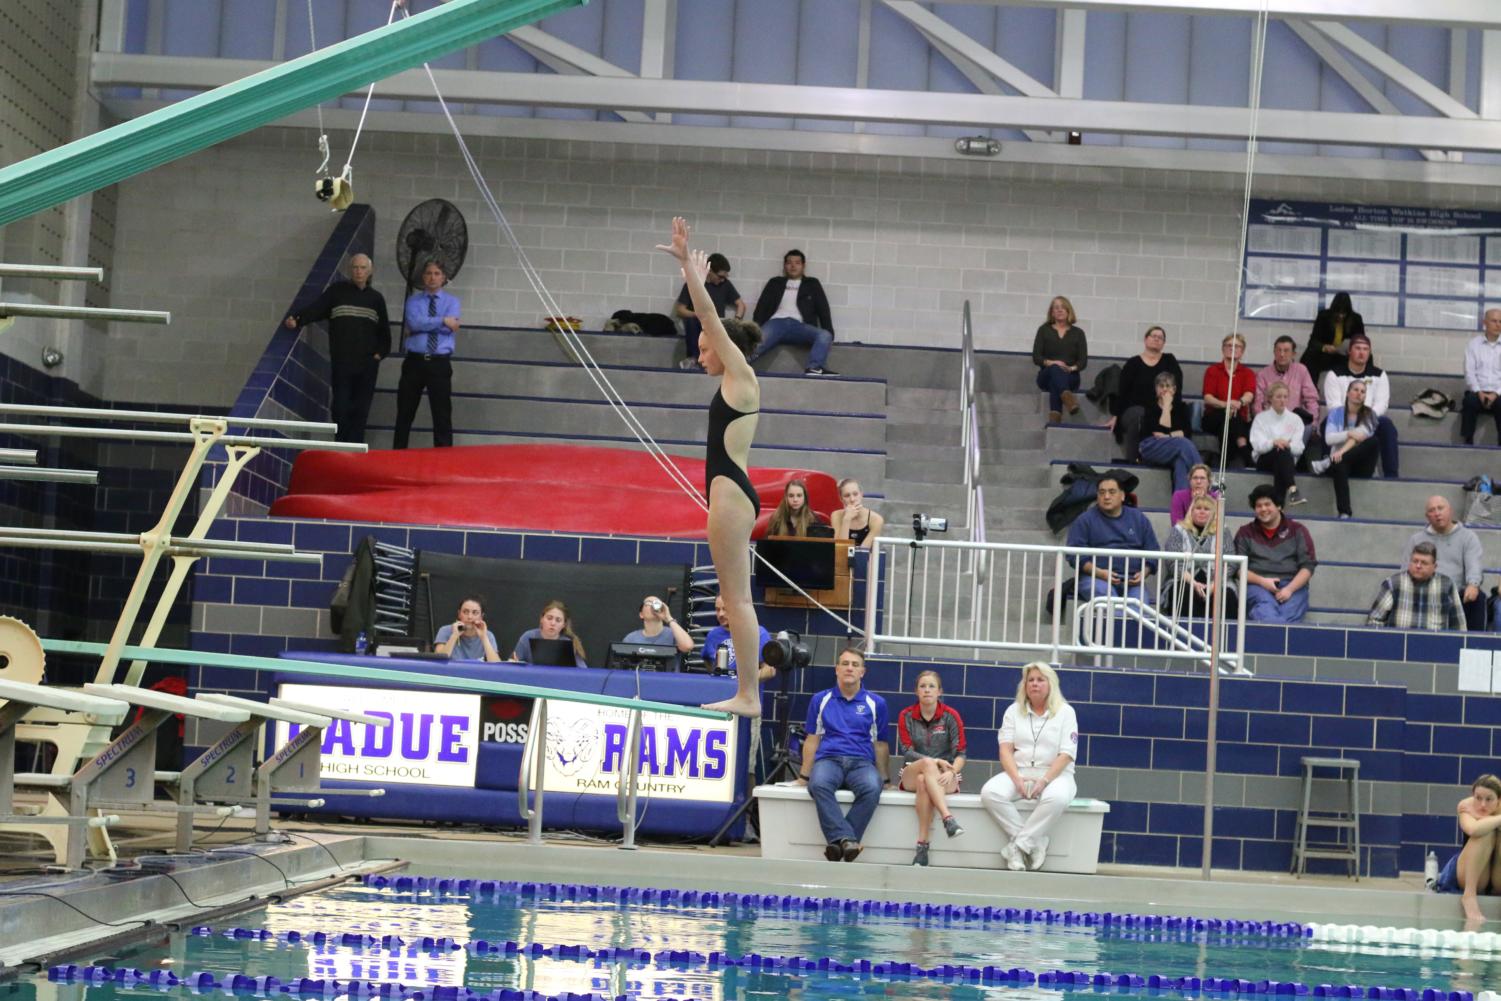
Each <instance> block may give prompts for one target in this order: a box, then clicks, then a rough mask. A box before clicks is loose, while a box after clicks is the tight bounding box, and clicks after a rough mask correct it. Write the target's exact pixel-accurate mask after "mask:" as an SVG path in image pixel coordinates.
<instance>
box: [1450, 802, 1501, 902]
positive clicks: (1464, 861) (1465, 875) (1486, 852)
mask: <svg viewBox="0 0 1501 1001" xmlns="http://www.w3.org/2000/svg"><path fill="white" fill-rule="evenodd" d="M1456 812H1457V813H1458V814H1459V829H1460V832H1461V833H1463V834H1464V836H1465V843H1464V846H1463V847H1462V848H1460V850H1459V852H1458V853H1457V854H1455V855H1454V856H1453V857H1451V858H1450V859H1449V861H1448V862H1447V863H1445V864H1444V867H1443V869H1442V870H1440V872H1439V875H1438V882H1436V883H1434V884H1433V889H1434V892H1436V893H1459V894H1462V895H1463V896H1461V897H1460V906H1461V907H1462V908H1463V909H1464V915H1465V919H1466V921H1467V922H1469V923H1470V924H1479V923H1481V922H1482V921H1484V920H1485V915H1484V914H1482V913H1481V912H1480V900H1479V899H1478V898H1479V895H1480V894H1482V893H1486V894H1491V895H1495V894H1498V893H1501V847H1498V846H1501V834H1498V833H1497V831H1501V779H1498V778H1497V777H1496V776H1494V775H1490V774H1486V775H1482V776H1480V777H1479V778H1478V779H1476V780H1475V782H1474V784H1473V785H1471V786H1470V795H1469V796H1467V797H1465V798H1464V799H1462V800H1460V801H1459V806H1458V807H1457V808H1456Z"/></svg>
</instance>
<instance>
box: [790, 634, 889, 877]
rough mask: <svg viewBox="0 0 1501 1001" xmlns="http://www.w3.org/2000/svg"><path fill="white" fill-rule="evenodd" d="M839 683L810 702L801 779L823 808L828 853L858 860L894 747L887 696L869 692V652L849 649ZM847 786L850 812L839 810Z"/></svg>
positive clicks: (830, 856)
mask: <svg viewBox="0 0 1501 1001" xmlns="http://www.w3.org/2000/svg"><path fill="white" fill-rule="evenodd" d="M834 677H835V680H836V681H837V682H838V684H837V685H835V686H834V687H833V688H828V689H825V690H824V691H821V692H819V693H818V694H817V695H814V696H813V701H812V702H810V703H809V704H808V724H807V725H808V735H807V736H806V737H805V738H804V739H803V767H802V771H801V772H800V773H799V774H798V781H799V782H800V783H803V784H805V785H807V787H808V795H810V796H812V797H813V804H814V806H815V807H817V809H818V826H819V827H821V828H823V839H824V842H825V847H824V850H823V857H824V858H826V859H828V860H829V861H830V862H838V861H840V860H841V859H842V860H844V861H845V862H853V861H855V859H856V858H857V857H858V856H859V855H860V851H861V849H862V847H863V846H862V845H861V844H860V839H861V838H862V837H864V835H865V828H866V825H868V824H869V823H870V818H871V817H873V816H875V812H876V807H877V806H879V805H880V802H881V787H882V786H884V785H885V784H886V783H885V776H886V772H887V768H886V761H887V757H888V756H889V755H890V753H891V750H890V745H888V744H887V743H886V740H885V736H886V726H887V713H886V700H885V699H883V698H881V697H880V696H879V695H875V694H873V693H871V692H867V691H866V690H865V688H864V686H863V685H861V683H860V682H861V680H862V679H863V678H864V677H865V654H863V653H861V652H860V651H859V650H856V649H854V648H853V647H850V648H846V649H845V651H844V652H843V653H841V654H840V655H839V660H838V662H837V663H835V665H834ZM840 789H848V790H850V791H851V792H853V793H854V794H855V802H854V804H853V805H852V806H851V807H850V812H849V815H848V816H845V815H844V814H842V813H840V811H839V801H838V800H837V799H835V797H834V794H835V793H836V792H838V791H839V790H840Z"/></svg>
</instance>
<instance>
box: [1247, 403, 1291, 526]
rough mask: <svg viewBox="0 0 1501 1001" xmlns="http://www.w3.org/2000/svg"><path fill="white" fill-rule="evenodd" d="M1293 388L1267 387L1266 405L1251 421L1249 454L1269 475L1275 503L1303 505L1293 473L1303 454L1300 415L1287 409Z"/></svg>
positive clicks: (1286, 505) (1280, 505)
mask: <svg viewBox="0 0 1501 1001" xmlns="http://www.w3.org/2000/svg"><path fill="white" fill-rule="evenodd" d="M1291 396H1292V391H1291V390H1290V389H1289V388H1288V387H1287V384H1286V383H1282V382H1274V383H1272V386H1271V388H1270V389H1269V390H1267V400H1268V406H1267V408H1266V409H1265V410H1263V411H1262V412H1261V413H1259V414H1257V415H1256V419H1255V420H1254V421H1252V422H1251V454H1252V455H1253V456H1254V457H1255V459H1256V468H1257V469H1259V470H1261V471H1262V472H1265V473H1271V474H1272V481H1273V482H1272V488H1273V489H1274V490H1276V491H1277V497H1276V500H1277V506H1278V507H1291V506H1293V505H1294V504H1302V503H1303V498H1302V497H1300V496H1299V495H1298V485H1297V482H1296V474H1297V469H1298V459H1299V458H1301V457H1302V455H1303V430H1304V424H1303V418H1301V417H1299V416H1298V415H1297V414H1295V413H1293V411H1291V410H1289V409H1288V406H1287V405H1288V402H1289V400H1290V399H1291Z"/></svg>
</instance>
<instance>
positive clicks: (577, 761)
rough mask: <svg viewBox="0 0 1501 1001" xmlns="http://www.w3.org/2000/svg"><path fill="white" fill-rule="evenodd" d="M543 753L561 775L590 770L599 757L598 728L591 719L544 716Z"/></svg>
mask: <svg viewBox="0 0 1501 1001" xmlns="http://www.w3.org/2000/svg"><path fill="white" fill-rule="evenodd" d="M547 756H548V757H549V758H551V759H552V763H553V765H554V767H556V768H557V770H558V771H559V772H560V773H562V774H563V775H568V776H573V775H577V774H579V773H580V772H586V771H590V770H592V769H593V767H594V763H595V762H596V761H597V760H598V759H599V730H598V728H597V727H596V725H595V723H594V721H593V720H590V719H573V720H555V719H550V720H548V721H547Z"/></svg>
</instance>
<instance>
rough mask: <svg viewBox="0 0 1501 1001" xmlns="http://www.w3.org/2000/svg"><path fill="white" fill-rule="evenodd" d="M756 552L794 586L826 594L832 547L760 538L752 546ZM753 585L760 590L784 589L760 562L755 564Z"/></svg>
mask: <svg viewBox="0 0 1501 1001" xmlns="http://www.w3.org/2000/svg"><path fill="white" fill-rule="evenodd" d="M756 552H757V554H759V555H760V556H761V558H762V559H764V560H765V561H766V562H767V563H770V564H771V565H772V566H774V567H776V568H777V569H778V570H780V571H782V573H784V574H786V575H787V579H788V580H790V581H792V583H794V584H796V585H797V586H798V587H801V588H805V589H806V590H809V591H827V590H829V589H830V588H832V587H833V586H834V546H833V545H831V544H830V543H828V542H826V541H822V540H819V541H813V540H810V539H762V540H761V541H760V542H758V543H756ZM756 582H757V583H758V584H760V585H761V586H762V587H786V586H787V584H786V582H785V581H783V580H782V578H780V577H778V576H777V575H776V574H775V573H773V572H772V571H771V570H770V569H768V568H767V567H766V565H765V564H763V563H762V562H761V561H760V560H757V561H756Z"/></svg>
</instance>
